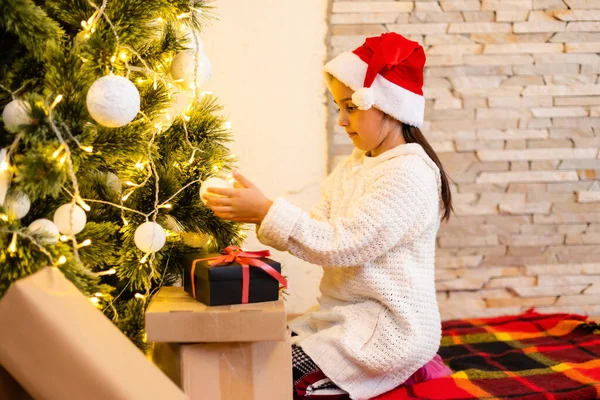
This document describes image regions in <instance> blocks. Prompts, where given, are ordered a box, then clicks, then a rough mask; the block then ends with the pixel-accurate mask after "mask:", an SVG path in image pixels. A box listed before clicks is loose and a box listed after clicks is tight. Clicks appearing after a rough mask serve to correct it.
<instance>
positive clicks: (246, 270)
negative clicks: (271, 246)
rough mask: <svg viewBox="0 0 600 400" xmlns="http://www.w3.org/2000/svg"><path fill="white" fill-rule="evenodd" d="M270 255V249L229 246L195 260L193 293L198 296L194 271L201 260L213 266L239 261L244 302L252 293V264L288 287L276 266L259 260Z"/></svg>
mask: <svg viewBox="0 0 600 400" xmlns="http://www.w3.org/2000/svg"><path fill="white" fill-rule="evenodd" d="M270 255H271V252H270V251H269V250H262V251H243V250H242V249H240V248H239V247H238V246H229V247H226V248H225V250H223V254H222V255H219V256H215V257H208V258H199V259H197V260H194V262H193V263H192V271H191V278H192V294H193V295H194V297H196V280H195V279H194V273H195V272H196V264H197V263H199V262H201V261H210V262H209V263H208V265H210V266H211V267H212V266H215V265H218V264H226V265H227V264H231V263H234V262H237V263H238V264H240V265H241V266H242V304H246V303H248V299H249V295H250V266H253V267H259V268H261V269H262V270H263V271H265V272H266V273H267V274H269V275H271V276H272V277H273V278H275V280H277V281H278V282H279V283H280V284H282V285H283V287H284V288H286V289H287V280H286V279H285V278H284V277H283V276H282V275H281V274H280V273H279V272H277V270H276V269H275V268H273V267H271V266H270V265H269V264H267V263H266V262H264V261H261V260H259V258H262V257H268V256H270ZM226 265H222V266H226Z"/></svg>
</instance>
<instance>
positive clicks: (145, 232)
mask: <svg viewBox="0 0 600 400" xmlns="http://www.w3.org/2000/svg"><path fill="white" fill-rule="evenodd" d="M133 239H134V241H135V245H136V246H137V247H138V249H140V250H141V251H143V252H144V253H156V252H157V251H159V250H160V249H162V247H163V246H164V245H165V242H166V241H167V235H166V234H165V230H164V229H163V227H162V226H160V225H159V224H157V223H156V222H151V221H148V222H144V223H143V224H141V225H140V226H138V228H137V229H136V230H135V235H134V237H133Z"/></svg>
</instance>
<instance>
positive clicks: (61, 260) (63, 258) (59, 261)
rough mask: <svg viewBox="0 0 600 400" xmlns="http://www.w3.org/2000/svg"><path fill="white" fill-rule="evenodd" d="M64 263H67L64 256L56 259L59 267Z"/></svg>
mask: <svg viewBox="0 0 600 400" xmlns="http://www.w3.org/2000/svg"><path fill="white" fill-rule="evenodd" d="M66 262H67V257H65V256H60V257H59V259H58V263H59V264H60V265H63V264H64V263H66Z"/></svg>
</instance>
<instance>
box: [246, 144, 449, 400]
mask: <svg viewBox="0 0 600 400" xmlns="http://www.w3.org/2000/svg"><path fill="white" fill-rule="evenodd" d="M440 187H441V186H440V174H439V169H438V168H437V166H436V165H435V163H433V161H432V160H431V159H430V158H429V157H428V156H427V154H426V153H425V151H424V150H423V148H422V147H421V146H420V145H418V144H416V143H411V144H404V145H400V146H397V147H395V148H393V149H391V150H388V151H386V152H384V153H382V154H380V155H379V156H377V157H368V156H366V155H365V153H364V152H361V151H359V150H354V152H353V153H352V155H350V156H349V157H348V158H346V159H345V160H344V161H342V162H341V163H340V165H339V166H338V167H337V168H336V169H335V170H334V171H333V172H332V173H331V175H329V176H328V177H327V179H326V180H325V181H324V183H323V185H322V198H321V201H320V202H319V203H318V204H317V205H316V206H315V207H314V208H313V209H312V210H311V211H310V213H306V212H304V211H302V210H301V209H299V208H298V207H296V206H294V205H292V204H290V203H289V202H287V201H286V200H284V199H282V198H278V199H276V200H275V202H274V203H273V205H272V207H271V209H270V210H269V212H268V214H267V216H266V217H265V219H264V221H263V222H262V224H261V225H260V227H258V238H259V240H260V241H261V242H262V243H263V244H265V245H268V246H271V247H273V248H275V249H278V250H282V251H289V252H290V253H291V254H293V255H295V256H297V257H299V258H301V259H303V260H306V261H308V262H310V263H314V264H320V265H322V266H323V270H324V274H323V278H322V281H321V285H320V290H321V296H320V298H319V303H320V309H319V310H318V311H315V312H313V313H310V314H307V315H304V316H302V317H300V318H298V319H296V320H294V321H292V323H291V324H290V327H291V329H292V330H293V331H294V332H296V333H297V334H298V335H299V336H298V337H296V338H295V339H296V343H297V344H298V345H299V346H300V347H302V349H303V350H304V351H305V352H306V354H307V355H308V356H309V357H311V358H312V359H313V360H314V361H315V363H316V364H317V365H318V366H319V367H320V368H321V369H322V370H323V372H324V373H325V375H326V376H327V377H329V378H330V379H331V380H332V381H333V382H334V383H336V384H337V385H338V386H339V387H340V388H342V389H343V390H345V391H347V392H348V393H349V394H350V397H351V398H352V399H354V400H364V399H370V398H372V397H375V396H377V395H379V394H381V393H384V392H387V391H389V390H391V389H393V388H395V387H397V386H399V385H400V384H402V383H403V382H404V381H405V380H406V379H407V378H408V377H409V376H410V375H412V373H413V372H415V371H416V370H417V369H418V368H419V367H421V366H423V365H424V364H425V363H427V362H428V361H429V360H431V359H432V358H433V357H434V355H435V354H436V352H437V350H438V348H439V344H440V338H441V321H440V314H439V309H438V305H437V299H436V293H435V285H434V255H435V238H436V233H437V230H438V228H439V222H440Z"/></svg>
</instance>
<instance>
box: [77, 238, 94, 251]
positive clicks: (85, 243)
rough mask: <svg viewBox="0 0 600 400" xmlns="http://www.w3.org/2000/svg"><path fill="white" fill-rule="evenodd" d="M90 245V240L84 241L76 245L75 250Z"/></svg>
mask: <svg viewBox="0 0 600 400" xmlns="http://www.w3.org/2000/svg"><path fill="white" fill-rule="evenodd" d="M90 244H92V241H91V240H90V239H86V240H84V241H83V242H81V243H79V244H78V245H77V248H78V249H80V248H82V247H86V246H89V245H90Z"/></svg>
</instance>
